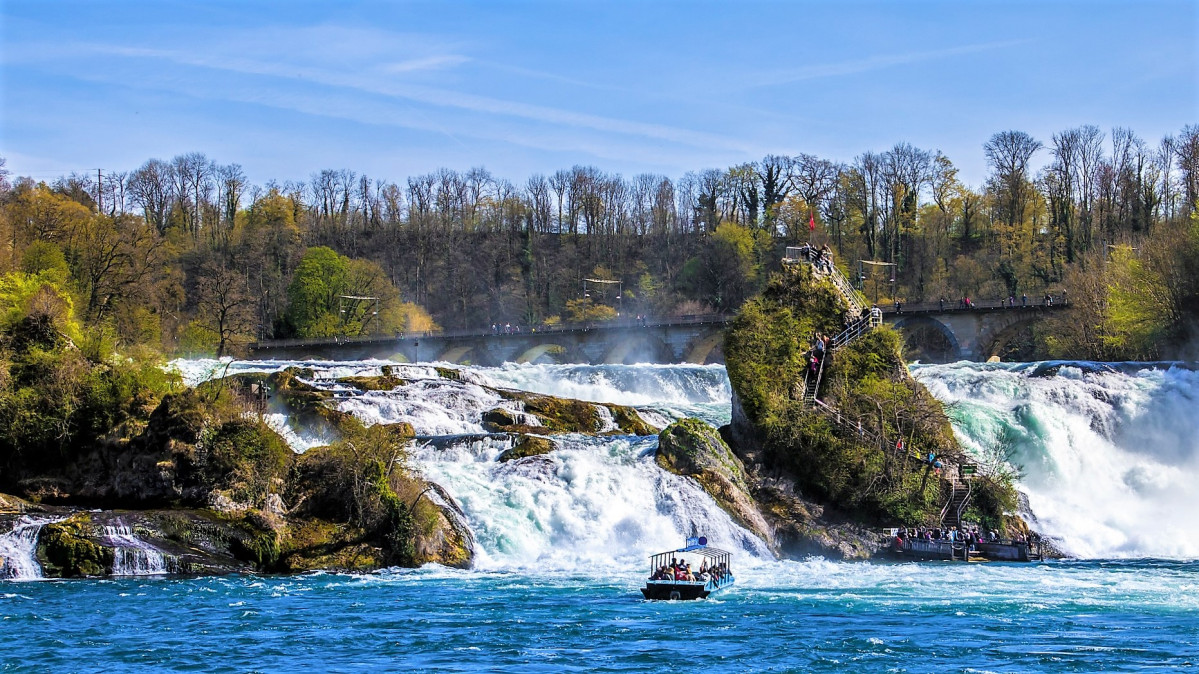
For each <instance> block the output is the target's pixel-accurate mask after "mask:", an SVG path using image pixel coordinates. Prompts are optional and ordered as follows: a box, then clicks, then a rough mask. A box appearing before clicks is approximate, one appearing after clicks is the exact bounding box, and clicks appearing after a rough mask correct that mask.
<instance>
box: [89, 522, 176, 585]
mask: <svg viewBox="0 0 1199 674" xmlns="http://www.w3.org/2000/svg"><path fill="white" fill-rule="evenodd" d="M104 539H105V541H106V542H107V543H108V545H110V546H112V548H113V560H112V575H114V576H150V575H156V574H162V573H168V572H169V571H168V569H167V563H166V559H165V558H164V556H163V554H162V551H160V550H159V549H158V548H155V547H154V546H152V545H150V544H149V543H147V542H145V541H143V540H141V539H139V538H138V537H137V536H135V535H134V533H133V529H132V528H131V527H127V526H124V525H120V524H117V525H112V526H106V527H104Z"/></svg>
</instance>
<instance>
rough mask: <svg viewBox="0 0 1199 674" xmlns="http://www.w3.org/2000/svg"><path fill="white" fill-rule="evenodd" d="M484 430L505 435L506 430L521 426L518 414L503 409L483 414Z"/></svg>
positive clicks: (498, 408)
mask: <svg viewBox="0 0 1199 674" xmlns="http://www.w3.org/2000/svg"><path fill="white" fill-rule="evenodd" d="M482 423H483V428H485V429H487V430H488V431H491V432H493V433H503V432H504V431H505V430H506V429H508V428H512V427H513V426H517V425H519V420H518V419H517V418H516V413H515V412H513V411H512V410H509V409H505V408H503V407H496V408H493V409H490V410H487V411H486V412H484V413H483V419H482Z"/></svg>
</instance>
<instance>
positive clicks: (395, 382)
mask: <svg viewBox="0 0 1199 674" xmlns="http://www.w3.org/2000/svg"><path fill="white" fill-rule="evenodd" d="M337 383H338V384H344V385H346V386H352V387H354V388H356V389H358V390H359V391H392V390H394V389H397V388H399V387H401V386H404V385H405V384H407V383H408V381H407V380H405V379H400V378H399V377H395V376H391V375H382V376H379V377H342V378H340V379H338V380H337Z"/></svg>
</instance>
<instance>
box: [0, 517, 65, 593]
mask: <svg viewBox="0 0 1199 674" xmlns="http://www.w3.org/2000/svg"><path fill="white" fill-rule="evenodd" d="M60 519H62V518H60V517H33V516H30V515H22V516H21V517H20V518H19V519H17V521H16V522H15V523H14V525H13V529H12V531H10V532H8V533H6V534H0V578H10V579H12V580H33V579H36V578H41V577H42V567H41V565H40V564H38V562H37V558H36V556H35V554H36V552H37V537H38V534H39V533H40V532H41V530H42V527H44V526H46V525H47V524H50V523H51V522H57V521H58V520H60Z"/></svg>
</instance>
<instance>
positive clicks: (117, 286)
mask: <svg viewBox="0 0 1199 674" xmlns="http://www.w3.org/2000/svg"><path fill="white" fill-rule="evenodd" d="M980 151H981V152H982V154H983V156H984V157H985V158H986V162H987V166H988V173H987V176H986V179H985V182H984V183H983V184H981V185H967V184H965V183H963V182H962V181H961V180H960V179H959V178H958V169H957V168H956V167H955V166H954V163H953V161H952V160H951V159H950V158H949V157H947V156H945V155H944V154H942V153H941V152H939V151H936V150H930V149H921V148H917V147H914V146H912V145H911V144H909V143H906V142H900V143H897V144H896V145H895V146H894V147H892V148H890V149H888V150H886V151H882V152H873V151H868V152H863V153H862V154H860V155H858V156H857V157H855V158H853V160H852V161H850V162H848V163H840V162H837V161H833V160H831V159H825V158H821V157H817V156H812V155H808V154H799V155H795V156H789V155H769V156H766V157H763V158H762V159H761V160H760V161H757V162H753V163H746V164H742V165H739V166H732V167H728V168H723V169H707V170H701V171H695V172H688V173H686V174H684V175H683V176H681V177H679V178H677V179H672V178H670V177H667V176H662V175H650V174H643V175H636V176H632V177H631V178H628V177H624V176H621V175H617V174H610V173H605V172H604V171H603V170H601V169H599V168H596V167H592V166H574V167H572V168H570V169H562V170H558V171H556V172H554V173H552V174H548V175H533V176H530V177H528V178H527V179H526V180H524V182H523V183H519V184H517V183H513V182H511V181H510V180H508V179H505V178H502V177H498V176H494V175H492V174H490V173H489V172H488V171H487V170H485V169H483V168H473V169H470V170H468V171H465V172H462V171H456V170H452V169H440V170H437V171H434V172H432V173H428V174H425V175H419V176H413V177H409V178H406V179H404V180H402V181H400V182H393V181H389V180H384V179H379V178H373V177H370V176H367V175H364V174H359V173H357V172H355V171H353V170H349V169H336V170H334V169H330V170H323V171H320V172H319V173H315V174H313V175H311V176H310V177H309V178H308V179H307V180H304V181H284V182H276V181H273V180H272V181H268V182H267V183H266V184H263V185H255V184H252V183H251V182H250V181H249V180H248V179H247V178H246V176H245V172H244V171H243V169H242V168H241V167H240V166H239V165H237V164H221V163H219V162H217V161H214V160H212V159H210V158H208V157H207V156H205V155H204V154H201V153H198V152H197V153H189V154H183V155H180V156H177V157H174V158H172V159H169V160H164V159H150V160H148V161H146V162H145V163H144V164H142V165H141V166H139V167H136V168H130V169H129V170H127V171H98V172H79V173H72V174H70V175H65V176H61V177H59V178H58V179H56V180H53V181H49V182H46V181H35V180H33V179H30V178H27V177H21V176H18V175H13V174H11V173H10V172H9V171H7V170H6V169H4V164H3V163H0V237H2V239H0V240H2V241H3V242H4V245H3V247H2V248H0V273H3V274H4V275H5V276H4V278H5V283H6V284H8V285H9V286H14V285H16V286H20V285H28V284H30V283H34V284H39V283H40V284H45V285H48V286H49V287H51V288H53V289H54V291H55V292H56V293H59V292H61V293H64V294H65V295H66V296H69V300H70V302H71V304H72V307H73V311H74V313H75V315H78V316H79V317H80V319H81V320H82V321H83V322H84V324H85V325H87V326H88V330H89V334H91V335H100V336H102V337H104V338H105V339H107V340H109V341H111V342H112V343H113V344H114V345H116V346H117V347H119V346H120V345H130V346H133V345H136V346H138V347H151V348H153V349H154V350H157V351H161V352H163V353H167V354H172V355H174V354H178V355H200V354H211V355H226V354H242V353H245V350H246V348H247V347H248V345H249V344H251V343H253V342H255V341H259V340H264V339H271V338H281V337H328V336H338V335H362V334H371V333H385V334H393V333H400V332H406V333H413V332H422V331H430V330H442V329H480V330H486V329H487V328H488V327H489V326H491V325H497V324H498V325H504V324H511V325H522V326H533V327H536V326H539V325H547V324H555V323H559V322H572V321H594V320H604V319H607V318H615V317H616V316H617V315H618V314H622V315H624V316H629V317H631V316H634V315H638V316H655V317H664V316H671V315H684V314H698V313H708V312H718V313H731V312H733V311H735V310H737V308H738V307H739V306H740V305H741V304H742V303H743V302H744V301H745V300H746V299H748V298H749V297H751V296H753V295H754V294H755V293H757V292H758V291H759V290H760V289H761V288H762V287H763V286H764V285H765V283H766V281H767V277H768V276H769V274H770V273H771V272H772V271H774V270H776V269H777V265H778V260H779V259H780V257H781V256H782V254H783V251H784V249H785V247H786V246H788V245H798V244H800V243H805V242H809V241H811V242H814V243H816V244H818V245H823V244H826V243H827V244H828V245H829V246H830V247H831V248H832V250H833V251H834V253H835V257H836V259H837V262H838V263H839V264H840V265H841V266H842V269H844V270H845V271H846V272H847V273H850V274H851V275H852V276H854V277H856V278H857V279H858V281H859V282H860V284H861V286H862V290H863V292H865V293H866V295H867V296H868V297H869V298H870V299H871V300H874V301H878V302H890V301H893V300H895V299H902V300H903V301H905V302H919V301H922V300H936V299H938V298H949V299H951V300H953V299H956V298H961V297H970V298H975V299H997V298H1003V297H1008V296H1020V295H1024V294H1027V295H1028V296H1030V297H1039V296H1041V295H1043V294H1045V293H1047V292H1049V293H1053V294H1055V295H1057V294H1061V293H1068V296H1069V298H1070V301H1071V304H1072V305H1073V306H1074V307H1075V311H1073V312H1070V316H1069V317H1066V318H1060V319H1057V320H1055V321H1052V322H1049V323H1047V324H1046V325H1044V326H1043V327H1042V328H1039V329H1038V333H1037V334H1036V335H1035V336H1034V337H1035V340H1036V352H1037V353H1038V354H1039V355H1040V356H1042V357H1048V356H1053V357H1083V358H1095V359H1104V360H1120V359H1150V358H1161V357H1171V356H1173V355H1176V354H1178V353H1180V352H1181V349H1182V348H1183V345H1186V344H1188V343H1190V342H1191V341H1192V340H1193V338H1194V337H1195V336H1197V335H1199V329H1197V326H1196V317H1197V316H1199V280H1197V279H1199V216H1196V207H1197V200H1199V125H1189V126H1186V127H1185V128H1183V129H1181V130H1180V131H1179V132H1178V133H1177V134H1176V135H1171V136H1166V137H1165V138H1162V139H1161V140H1160V141H1158V142H1156V143H1154V142H1150V141H1146V140H1145V139H1142V138H1140V137H1139V136H1137V135H1136V133H1134V132H1133V131H1132V130H1129V129H1125V128H1115V129H1112V130H1110V132H1105V131H1102V130H1100V129H1099V128H1097V127H1094V126H1080V127H1077V128H1072V129H1067V130H1064V131H1061V132H1059V133H1055V134H1053V135H1052V137H1051V138H1046V139H1037V138H1034V137H1032V136H1030V135H1029V134H1027V133H1024V132H1021V131H1003V132H999V133H996V134H994V135H993V136H992V137H991V138H990V139H988V140H987V141H986V142H985V143H984V144H983V146H982V147H981V148H980ZM0 162H3V159H0ZM587 279H594V280H599V281H617V282H619V283H592V282H588V281H587ZM22 296H23V297H30V296H36V293H33V294H30V293H25V294H23V295H22ZM27 310H28V308H25V309H23V311H27Z"/></svg>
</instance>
